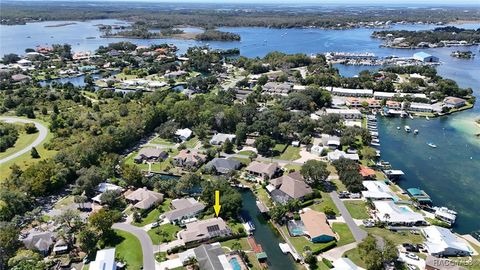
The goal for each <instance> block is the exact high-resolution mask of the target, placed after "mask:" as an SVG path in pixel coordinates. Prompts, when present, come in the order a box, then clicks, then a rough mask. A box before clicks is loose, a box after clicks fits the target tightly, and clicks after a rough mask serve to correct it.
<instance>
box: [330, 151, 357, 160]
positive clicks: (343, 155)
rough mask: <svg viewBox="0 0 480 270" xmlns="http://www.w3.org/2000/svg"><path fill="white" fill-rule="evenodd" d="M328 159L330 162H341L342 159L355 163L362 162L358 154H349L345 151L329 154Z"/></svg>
mask: <svg viewBox="0 0 480 270" xmlns="http://www.w3.org/2000/svg"><path fill="white" fill-rule="evenodd" d="M327 158H328V160H329V161H335V160H339V159H341V158H346V159H351V160H355V161H358V160H360V157H359V156H358V154H347V153H345V152H344V151H340V150H335V151H333V152H328V154H327Z"/></svg>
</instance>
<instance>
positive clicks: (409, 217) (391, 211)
mask: <svg viewBox="0 0 480 270" xmlns="http://www.w3.org/2000/svg"><path fill="white" fill-rule="evenodd" d="M373 204H374V205H375V209H377V211H378V214H377V217H378V218H379V219H380V221H384V222H390V223H416V222H422V221H423V222H425V219H424V218H423V215H422V214H420V213H416V212H413V211H412V209H410V208H409V207H408V206H406V205H404V206H402V207H399V206H398V205H396V204H395V203H394V202H393V201H374V202H373Z"/></svg>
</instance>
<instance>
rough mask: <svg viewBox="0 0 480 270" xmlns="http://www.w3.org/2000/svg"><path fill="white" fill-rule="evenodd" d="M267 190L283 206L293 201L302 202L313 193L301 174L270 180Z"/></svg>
mask: <svg viewBox="0 0 480 270" xmlns="http://www.w3.org/2000/svg"><path fill="white" fill-rule="evenodd" d="M267 190H268V191H269V192H270V195H271V196H272V198H273V200H274V201H276V202H278V203H281V204H285V203H287V202H288V201H289V200H292V199H297V200H301V199H303V198H304V197H305V196H307V195H309V194H312V193H313V190H312V188H311V187H310V186H309V185H308V184H307V183H305V180H304V179H303V176H302V175H301V174H300V172H292V173H289V174H286V175H283V176H280V177H278V178H275V179H272V180H270V184H269V185H268V186H267Z"/></svg>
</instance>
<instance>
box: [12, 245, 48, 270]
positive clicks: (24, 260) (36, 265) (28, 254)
mask: <svg viewBox="0 0 480 270" xmlns="http://www.w3.org/2000/svg"><path fill="white" fill-rule="evenodd" d="M8 266H9V267H10V269H12V270H13V269H15V270H35V269H46V268H47V267H46V265H45V262H43V256H42V255H41V254H40V253H38V252H35V251H32V250H26V249H21V250H18V251H17V253H16V254H15V256H14V257H12V258H10V260H8Z"/></svg>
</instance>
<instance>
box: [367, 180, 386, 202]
mask: <svg viewBox="0 0 480 270" xmlns="http://www.w3.org/2000/svg"><path fill="white" fill-rule="evenodd" d="M362 184H363V186H364V187H365V188H366V189H367V190H366V191H362V195H363V197H364V198H372V199H393V195H392V191H391V190H390V187H388V186H387V185H386V184H385V183H384V182H382V181H363V182H362Z"/></svg>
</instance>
